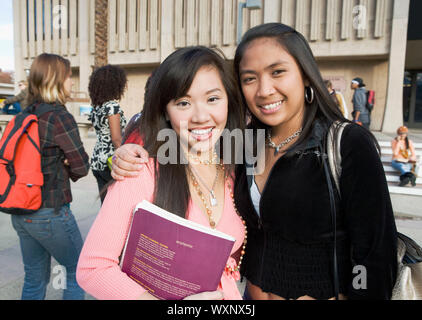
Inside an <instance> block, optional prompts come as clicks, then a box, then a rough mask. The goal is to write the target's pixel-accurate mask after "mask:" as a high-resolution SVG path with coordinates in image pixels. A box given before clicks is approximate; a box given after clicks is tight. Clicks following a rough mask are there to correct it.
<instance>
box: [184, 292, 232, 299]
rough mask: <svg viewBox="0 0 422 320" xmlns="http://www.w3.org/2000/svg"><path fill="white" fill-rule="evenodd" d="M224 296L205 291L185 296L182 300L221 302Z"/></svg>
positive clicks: (219, 293) (220, 293)
mask: <svg viewBox="0 0 422 320" xmlns="http://www.w3.org/2000/svg"><path fill="white" fill-rule="evenodd" d="M223 298H224V295H223V293H222V292H221V291H205V292H201V293H197V294H193V295H191V296H187V297H186V298H184V299H183V300H222V299H223Z"/></svg>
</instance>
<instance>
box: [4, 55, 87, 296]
mask: <svg viewBox="0 0 422 320" xmlns="http://www.w3.org/2000/svg"><path fill="white" fill-rule="evenodd" d="M71 73H72V72H71V68H70V62H69V60H66V59H64V58H62V57H60V56H58V55H54V54H41V55H40V56H38V57H37V58H36V59H35V60H34V62H33V63H32V66H31V71H30V75H29V88H28V102H29V103H30V105H29V106H28V108H27V110H26V112H29V113H34V114H36V115H37V116H38V119H39V122H38V123H39V136H40V149H41V167H42V172H43V176H44V185H43V189H42V198H43V203H42V205H41V208H40V209H39V210H38V211H37V212H35V213H32V214H25V212H22V214H20V215H12V224H13V227H14V229H15V230H16V232H17V233H18V236H19V240H20V247H21V252H22V257H23V263H24V267H25V280H24V285H23V290H22V299H23V300H42V299H44V298H45V294H46V288H47V285H48V282H49V281H50V265H51V257H54V259H56V261H57V262H58V263H59V265H61V266H63V267H64V268H65V271H66V272H65V274H66V289H65V290H64V292H63V299H72V300H80V299H83V298H84V292H83V290H82V289H81V288H80V287H79V286H78V284H77V282H76V276H75V273H76V266H77V263H78V258H79V254H80V251H81V249H82V244H83V241H82V237H81V233H80V231H79V228H78V226H77V224H76V221H75V218H74V217H73V214H72V212H71V211H70V202H71V201H72V193H71V190H70V181H69V179H72V181H76V180H78V179H79V178H81V177H83V176H86V175H87V174H88V169H89V163H88V155H87V154H86V152H85V150H84V147H83V145H82V142H81V139H80V136H79V132H78V126H77V124H76V122H75V119H74V118H73V116H72V115H71V114H70V113H69V112H68V111H67V110H66V107H65V106H64V104H65V103H66V101H67V99H68V98H69V96H70V91H71V88H72V84H73V83H72V79H71Z"/></svg>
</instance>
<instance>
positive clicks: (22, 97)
mask: <svg viewBox="0 0 422 320" xmlns="http://www.w3.org/2000/svg"><path fill="white" fill-rule="evenodd" d="M18 86H19V90H20V92H19V94H17V95H16V96H14V97H11V98H9V99H5V100H4V101H3V102H2V104H1V106H0V108H2V109H3V113H5V114H18V113H19V112H21V111H23V110H25V108H26V107H27V106H28V103H27V101H26V100H27V96H28V88H27V86H28V82H27V81H24V80H22V81H19V84H18Z"/></svg>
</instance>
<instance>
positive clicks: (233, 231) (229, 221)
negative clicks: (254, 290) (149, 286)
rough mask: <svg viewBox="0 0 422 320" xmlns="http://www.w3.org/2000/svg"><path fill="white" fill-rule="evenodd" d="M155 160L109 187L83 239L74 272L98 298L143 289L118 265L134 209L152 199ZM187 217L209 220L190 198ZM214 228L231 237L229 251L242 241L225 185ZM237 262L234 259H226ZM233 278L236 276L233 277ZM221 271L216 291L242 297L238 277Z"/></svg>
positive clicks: (117, 296) (227, 296) (133, 294)
mask: <svg viewBox="0 0 422 320" xmlns="http://www.w3.org/2000/svg"><path fill="white" fill-rule="evenodd" d="M153 165H154V162H153V160H152V159H150V162H149V163H148V164H147V165H145V166H144V168H143V169H142V172H141V173H140V174H139V175H138V176H137V177H135V178H126V179H125V180H124V181H118V182H115V183H114V184H113V185H112V186H110V187H109V189H108V192H107V196H106V198H105V201H104V203H103V205H102V207H101V210H100V212H99V213H98V216H97V218H96V219H95V221H94V223H93V225H92V227H91V229H90V231H89V233H88V236H87V238H86V240H85V244H84V246H83V249H82V252H81V255H80V257H79V263H78V268H77V273H76V278H77V281H78V283H79V285H80V286H81V287H82V288H83V289H84V290H85V291H86V292H88V293H89V294H91V295H92V296H94V297H95V298H97V299H108V300H111V299H119V300H125V299H137V298H139V296H140V295H141V294H143V293H144V292H145V289H144V288H143V287H141V286H140V285H139V284H137V283H136V282H135V281H133V280H132V279H130V278H129V277H128V276H127V275H126V274H125V273H124V272H122V271H121V269H120V267H119V257H120V255H121V253H122V250H123V246H124V244H125V241H126V238H127V234H128V231H129V227H130V221H131V216H132V212H133V209H134V208H135V206H136V205H137V204H138V203H139V202H141V201H142V200H148V201H150V202H153V191H154V181H155V180H154V171H153ZM187 218H188V219H189V220H192V221H195V222H197V223H200V224H202V225H205V226H209V222H208V219H207V217H206V215H205V213H204V212H202V211H201V210H200V209H199V208H198V207H197V206H196V205H195V204H194V203H193V202H192V200H191V201H190V203H189V206H188V211H187ZM217 229H218V230H220V231H222V232H224V233H226V234H229V235H231V236H233V237H234V238H235V239H236V242H235V244H234V246H233V249H232V254H233V253H234V252H236V251H237V250H238V249H239V248H240V247H241V246H242V243H243V239H244V236H245V232H244V227H243V224H242V221H241V219H240V218H239V217H238V215H237V214H236V212H235V210H234V207H233V203H232V199H231V197H230V192H229V189H228V186H227V184H226V186H225V199H224V213H223V215H222V217H221V219H220V221H219V222H218V225H217ZM227 263H228V264H229V265H230V266H234V265H236V261H235V260H234V259H233V258H231V257H230V258H229V260H228V262H227ZM235 278H236V279H235ZM235 278H234V277H233V276H232V274H230V273H228V272H224V273H223V275H222V277H221V282H220V285H219V290H222V291H223V294H224V298H225V299H226V300H235V299H241V295H240V293H239V291H238V289H237V286H236V280H238V277H235Z"/></svg>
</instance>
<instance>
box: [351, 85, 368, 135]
mask: <svg viewBox="0 0 422 320" xmlns="http://www.w3.org/2000/svg"><path fill="white" fill-rule="evenodd" d="M350 87H351V89H352V90H354V93H353V98H352V103H353V112H352V117H353V122H356V123H359V124H362V126H363V127H365V128H366V129H368V130H369V126H370V124H371V115H370V112H369V110H368V109H367V108H366V101H367V97H366V88H365V84H364V83H363V80H362V79H361V78H354V79H353V80H352V82H351V84H350Z"/></svg>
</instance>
